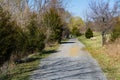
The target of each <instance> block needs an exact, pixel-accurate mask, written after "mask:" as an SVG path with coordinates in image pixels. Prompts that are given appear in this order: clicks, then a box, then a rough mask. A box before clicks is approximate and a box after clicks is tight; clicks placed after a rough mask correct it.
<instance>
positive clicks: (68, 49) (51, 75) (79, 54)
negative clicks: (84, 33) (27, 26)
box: [30, 39, 107, 80]
mask: <svg viewBox="0 0 120 80" xmlns="http://www.w3.org/2000/svg"><path fill="white" fill-rule="evenodd" d="M82 48H84V45H83V44H82V43H81V42H79V41H78V40H77V39H70V40H69V41H67V42H65V43H63V44H61V46H60V48H59V49H58V52H56V53H53V54H51V55H50V56H49V57H48V58H45V59H42V60H41V61H40V65H39V67H38V69H37V70H35V71H34V72H33V74H31V78H30V79H31V80H107V79H106V77H105V75H104V73H103V72H102V70H101V68H100V67H99V65H98V63H97V62H96V60H95V59H93V57H92V56H91V55H90V54H89V53H88V52H86V51H84V50H82Z"/></svg>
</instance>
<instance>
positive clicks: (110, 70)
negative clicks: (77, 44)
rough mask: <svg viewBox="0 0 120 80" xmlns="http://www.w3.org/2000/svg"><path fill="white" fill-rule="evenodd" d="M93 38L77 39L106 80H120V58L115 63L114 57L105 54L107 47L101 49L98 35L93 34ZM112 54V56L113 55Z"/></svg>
mask: <svg viewBox="0 0 120 80" xmlns="http://www.w3.org/2000/svg"><path fill="white" fill-rule="evenodd" d="M94 37H95V39H94V40H93V39H86V38H85V36H84V35H83V36H81V37H79V40H80V41H81V42H83V43H84V44H85V45H86V48H85V49H86V50H87V51H89V52H90V53H91V55H92V56H93V57H94V58H95V59H96V60H97V61H98V63H99V64H100V66H101V68H102V70H103V72H104V73H105V75H106V76H107V78H108V80H120V73H119V71H120V70H119V69H120V63H119V61H120V58H119V60H118V61H117V62H116V61H115V57H110V56H109V54H107V53H106V47H108V45H106V46H104V47H102V44H101V42H102V41H101V40H102V39H101V35H100V33H94ZM115 48H116V47H113V49H115ZM111 50H112V48H111ZM111 50H109V52H111ZM112 54H113V55H114V53H112ZM115 63H117V64H115Z"/></svg>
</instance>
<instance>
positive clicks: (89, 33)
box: [85, 28, 93, 39]
mask: <svg viewBox="0 0 120 80" xmlns="http://www.w3.org/2000/svg"><path fill="white" fill-rule="evenodd" d="M85 37H86V38H88V39H90V38H91V37H93V32H92V30H91V29H90V28H88V29H87V31H86V32H85Z"/></svg>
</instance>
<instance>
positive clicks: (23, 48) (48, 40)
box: [0, 0, 120, 72]
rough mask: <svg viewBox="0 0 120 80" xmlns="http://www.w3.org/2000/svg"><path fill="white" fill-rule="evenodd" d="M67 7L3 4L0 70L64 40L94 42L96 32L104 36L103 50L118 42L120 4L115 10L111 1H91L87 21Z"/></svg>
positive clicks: (38, 2)
mask: <svg viewBox="0 0 120 80" xmlns="http://www.w3.org/2000/svg"><path fill="white" fill-rule="evenodd" d="M67 4H68V3H67V1H64V0H0V67H2V66H3V65H4V64H5V63H6V62H13V63H14V64H18V63H19V62H20V60H21V59H22V58H24V57H27V56H28V55H30V54H34V53H36V52H41V51H42V50H44V48H45V47H46V46H51V45H52V44H54V43H58V44H60V43H61V41H62V40H63V39H68V38H71V37H78V36H81V35H85V37H86V38H87V39H91V38H92V37H94V32H98V33H100V34H101V36H102V45H103V46H104V45H105V46H106V45H107V44H109V42H110V43H111V42H112V43H114V41H116V40H117V42H119V40H120V39H119V38H120V1H119V0H116V1H114V5H113V6H111V5H110V1H109V0H108V1H103V0H99V1H98V2H97V1H95V0H91V2H90V4H89V9H90V10H89V12H87V14H86V20H82V18H80V17H75V16H73V15H72V14H71V13H70V12H69V11H67V10H66V5H67ZM108 36H109V40H108V41H107V38H108ZM1 69H2V68H1ZM0 72H1V70H0Z"/></svg>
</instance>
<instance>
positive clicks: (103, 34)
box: [102, 31, 106, 46]
mask: <svg viewBox="0 0 120 80" xmlns="http://www.w3.org/2000/svg"><path fill="white" fill-rule="evenodd" d="M105 41H106V38H105V32H104V31H103V32H102V46H104V45H105Z"/></svg>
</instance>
